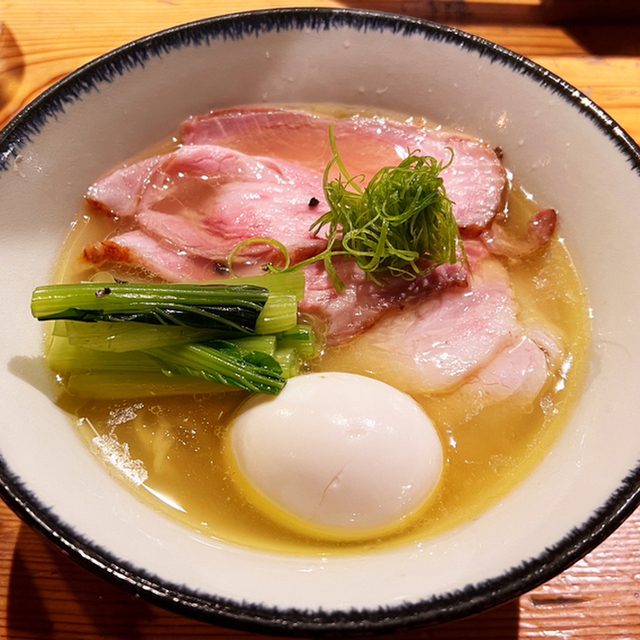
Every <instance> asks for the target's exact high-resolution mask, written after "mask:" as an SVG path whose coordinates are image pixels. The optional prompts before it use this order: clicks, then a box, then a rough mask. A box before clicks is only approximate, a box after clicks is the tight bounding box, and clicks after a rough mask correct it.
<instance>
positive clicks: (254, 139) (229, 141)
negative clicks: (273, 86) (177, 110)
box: [181, 107, 507, 235]
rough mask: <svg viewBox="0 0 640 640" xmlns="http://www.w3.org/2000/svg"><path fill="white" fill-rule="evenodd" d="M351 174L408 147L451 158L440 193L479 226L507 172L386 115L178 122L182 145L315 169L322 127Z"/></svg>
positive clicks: (450, 137) (456, 140)
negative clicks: (224, 149) (210, 147)
mask: <svg viewBox="0 0 640 640" xmlns="http://www.w3.org/2000/svg"><path fill="white" fill-rule="evenodd" d="M330 124H333V125H334V132H335V136H336V140H337V145H338V150H339V152H340V155H341V157H342V159H343V161H344V163H345V165H346V166H347V169H348V170H349V171H350V172H351V173H352V175H360V174H363V175H364V176H365V178H366V179H367V180H368V179H370V178H371V177H372V176H373V175H374V174H375V173H376V172H377V171H378V170H379V169H381V168H382V167H385V166H390V165H396V164H398V162H400V160H401V159H403V158H405V157H406V156H407V154H408V152H409V151H416V152H418V153H420V154H422V155H428V156H432V157H434V158H436V160H438V161H441V162H444V163H445V164H446V163H448V162H449V160H450V158H451V150H452V151H453V161H452V163H451V165H450V166H449V167H448V168H447V169H445V170H444V171H443V172H442V177H443V180H444V184H445V188H446V191H447V195H448V196H449V198H450V199H451V200H452V201H453V202H454V208H453V212H454V215H455V217H456V220H457V222H458V225H459V227H460V228H461V229H463V230H465V231H466V232H467V233H468V234H470V235H473V234H476V233H479V232H480V231H481V230H483V229H485V228H486V227H487V226H488V225H489V223H490V222H491V220H492V219H493V217H494V216H495V215H496V213H497V212H498V211H501V210H502V208H503V206H504V198H505V193H506V185H507V179H506V172H505V170H504V167H503V166H502V164H501V162H500V160H499V158H498V156H497V154H496V153H495V152H494V151H493V150H492V149H491V148H490V147H489V146H487V145H485V144H483V143H482V142H480V141H478V140H476V139H474V138H471V137H469V136H466V135H464V134H461V133H452V132H445V131H440V130H434V129H428V128H424V127H421V126H417V125H416V124H413V123H411V122H396V121H394V120H390V119H387V118H366V117H361V116H354V117H350V118H342V119H340V118H337V119H336V118H334V119H331V118H328V117H325V116H320V115H313V114H310V113H306V112H304V111H297V110H288V109H277V108H266V107H265V108H246V109H237V110H228V111H219V112H213V113H210V114H208V115H204V116H198V117H194V118H190V119H189V120H187V121H185V122H184V123H183V125H182V129H181V135H182V139H183V142H184V143H185V144H196V145H198V144H220V145H224V146H229V147H232V148H234V149H238V150H239V151H243V152H244V153H249V154H254V153H260V154H268V155H274V156H277V157H283V158H286V159H288V160H290V161H292V162H297V163H300V164H304V165H306V166H308V167H310V168H312V169H314V170H316V171H322V170H323V169H324V168H325V166H326V165H327V163H328V162H329V160H330V159H331V157H332V152H331V149H330V146H329V135H328V132H329V125H330Z"/></svg>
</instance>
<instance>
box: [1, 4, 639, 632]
mask: <svg viewBox="0 0 640 640" xmlns="http://www.w3.org/2000/svg"><path fill="white" fill-rule="evenodd" d="M555 2H556V3H557V4H556V6H555V9H556V11H555V12H554V11H551V10H550V9H554V7H552V6H551V4H552V3H551V0H513V1H512V2H510V1H509V0H496V1H495V2H479V1H478V0H475V1H474V0H469V1H467V2H462V1H459V0H440V1H437V0H436V1H433V0H431V1H428V0H406V1H405V0H353V1H352V2H332V1H322V0H319V1H316V2H313V3H309V2H303V1H300V0H297V1H296V0H293V1H287V0H279V1H273V2H262V1H260V0H219V1H215V0H0V18H1V19H2V31H1V33H0V126H1V125H4V124H6V122H8V120H9V119H10V118H11V117H12V115H14V114H15V113H16V111H18V110H19V109H20V108H21V107H23V106H24V105H26V104H27V103H28V102H29V101H30V100H32V99H33V98H34V97H35V96H36V95H38V94H39V93H40V92H41V91H43V90H44V89H46V88H47V87H48V86H50V85H51V84H52V83H54V82H56V81H57V80H59V79H60V78H62V77H63V76H65V75H66V74H67V73H69V72H70V71H73V70H74V69H75V68H77V67H78V66H80V65H82V64H83V63H85V62H87V61H89V60H90V59H92V58H94V57H96V56H99V55H100V54H102V53H105V52H106V51H109V50H110V49H113V48H114V47H117V46H119V45H121V44H124V43H126V42H128V41H130V40H133V39H135V38H137V37H140V36H143V35H146V34H149V33H152V32H154V31H158V30H160V29H164V28H167V27H170V26H172V25H175V24H180V23H184V22H189V21H192V20H197V19H200V18H205V17H208V16H212V15H221V14H225V13H233V12H236V11H243V10H252V9H264V8H274V7H284V6H312V5H313V6H331V7H357V8H370V9H378V10H385V11H396V12H399V13H406V14H409V15H412V16H415V17H420V18H428V19H435V20H438V21H441V22H444V23H446V24H451V25H454V26H460V27H462V28H464V29H465V30H467V31H470V32H472V33H474V34H476V35H479V36H482V37H485V38H488V39H490V40H493V41H495V42H498V43H499V44H502V45H504V46H506V47H508V48H510V49H513V50H515V51H516V52H518V53H521V54H523V55H525V56H527V57H530V58H532V59H533V60H535V61H536V62H538V63H540V64H542V65H543V66H545V67H547V68H549V69H550V70H552V71H554V72H556V73H558V74H559V75H561V76H562V77H563V78H565V79H566V80H567V81H569V82H570V83H572V84H573V85H575V86H576V87H578V88H579V89H581V90H582V91H584V92H585V93H586V94H587V95H588V96H589V97H591V98H592V99H593V100H595V101H596V102H597V103H598V104H599V105H600V106H602V107H603V108H604V109H605V110H606V111H608V112H609V113H610V114H611V116H613V117H614V118H615V119H616V120H617V121H618V123H619V124H620V125H621V126H622V127H623V128H624V129H626V130H627V131H628V132H629V134H630V135H631V136H632V137H634V138H635V139H636V140H640V22H638V21H637V20H636V19H635V18H634V14H635V15H637V14H638V13H640V12H638V11H634V10H633V9H634V7H635V8H637V7H638V6H639V5H640V3H638V2H637V1H636V0H629V1H628V2H623V3H619V2H618V3H617V9H618V10H620V11H621V13H618V14H616V13H612V9H615V8H616V1H615V0H613V2H611V1H610V2H607V3H605V2H602V1H600V0H585V1H584V2H579V1H577V0H555ZM563 2H564V4H562V3H563ZM561 5H562V6H561ZM586 18H588V19H586ZM0 206H1V203H0ZM247 636H249V637H252V638H258V637H259V636H254V635H252V634H247V633H242V632H235V631H229V630H226V629H222V628H219V627H214V626H210V625H206V624H203V623H200V622H195V621H192V620H188V619H185V618H182V617H179V616H176V615H174V614H172V613H169V612H166V611H164V610H161V609H158V608H155V607H153V606H151V605H149V604H147V603H145V602H142V601H140V600H138V599H136V598H134V597H132V596H130V595H128V594H126V593H124V592H122V591H120V590H119V589H117V588H115V587H113V586H111V585H109V584H107V583H105V582H103V581H102V580H101V579H99V578H97V577H95V576H94V575H92V574H90V573H88V572H87V571H85V570H84V569H82V568H80V567H79V566H77V565H76V564H75V563H73V562H72V561H71V560H69V559H68V558H67V557H66V556H65V555H63V554H62V552H61V551H59V550H58V549H57V548H54V547H53V546H51V545H50V543H48V542H47V541H45V540H43V539H42V538H41V537H40V536H39V535H38V534H36V533H34V532H33V531H31V530H30V529H29V528H28V527H26V526H25V525H24V524H22V523H21V522H20V521H19V520H18V518H16V517H15V515H13V513H12V512H11V511H10V510H9V509H8V508H7V507H6V506H5V505H4V504H0V639H4V638H9V639H12V640H16V639H19V638H25V639H37V638H54V639H60V640H76V639H77V640H79V639H82V640H94V639H105V638H106V639H110V638H124V639H129V638H131V639H133V638H140V639H149V640H151V639H154V640H172V639H182V638H188V639H193V640H195V639H204V638H240V637H247ZM394 638H397V639H398V640H409V639H410V638H411V639H418V638H420V639H425V640H426V639H430V640H445V639H447V640H477V639H490V640H517V639H525V638H526V639H533V638H537V639H538V638H539V639H542V638H545V639H561V640H578V639H580V640H582V639H587V638H588V639H590V640H595V639H602V640H612V639H614V638H615V639H620V640H621V639H629V640H631V639H637V638H640V514H639V513H637V512H636V514H634V515H633V516H632V517H631V518H630V519H629V520H628V521H627V522H626V523H625V524H624V525H623V526H622V527H621V528H620V529H619V530H618V531H617V532H616V533H615V534H614V535H612V536H611V537H610V538H609V539H608V540H607V541H606V542H605V543H604V544H602V545H601V546H600V547H598V548H597V549H596V550H595V551H594V552H592V553H591V554H589V555H588V556H587V557H585V558H584V559H583V560H581V561H579V562H578V563H577V564H576V565H574V566H573V567H572V568H570V569H569V570H568V571H566V572H565V573H563V574H561V575H560V576H558V577H557V578H555V579H553V580H551V581H550V582H548V583H547V584H545V585H543V586H541V587H539V588H537V589H535V590H534V591H532V592H531V593H529V594H527V595H525V596H523V597H521V598H519V599H518V600H516V601H513V602H511V603H509V604H507V605H504V606H502V607H498V608H497V609H494V610H492V611H489V612H486V613H484V614H481V615H478V616H475V617H473V618H470V619H467V620H463V621H460V622H457V623H453V624H449V625H444V626H440V627H434V628H427V629H422V630H419V631H412V632H400V633H397V634H395V635H394Z"/></svg>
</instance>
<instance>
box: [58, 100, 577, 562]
mask: <svg viewBox="0 0 640 640" xmlns="http://www.w3.org/2000/svg"><path fill="white" fill-rule="evenodd" d="M300 109H301V110H303V111H305V112H308V113H312V114H319V115H320V116H321V117H325V116H326V117H331V118H334V119H343V118H350V117H352V116H354V115H356V116H357V115H359V116H362V117H367V118H372V117H373V116H374V114H370V113H367V112H366V111H357V112H356V111H355V110H353V109H350V108H344V107H335V106H330V107H328V106H322V107H309V106H305V107H304V108H300ZM375 117H382V118H383V119H384V118H387V119H389V120H390V121H392V122H396V121H397V122H400V123H406V122H409V123H410V124H411V126H421V127H422V126H424V127H427V128H429V129H433V130H436V131H442V129H441V128H439V127H437V126H436V125H435V124H434V123H430V122H425V121H423V120H417V119H415V118H407V117H405V116H400V115H398V114H383V116H381V115H380V114H375ZM292 131H293V133H292V137H291V138H290V139H287V138H282V137H281V136H279V137H278V140H279V141H278V143H274V139H275V136H274V134H273V132H269V130H268V129H267V130H266V132H263V133H262V134H260V135H248V134H246V132H244V131H243V130H242V128H241V127H238V129H237V131H235V132H234V133H233V134H229V136H228V138H227V139H225V144H228V145H229V146H230V147H231V148H234V149H237V150H239V151H241V152H243V153H247V154H253V155H258V156H269V157H274V158H277V159H280V160H285V161H291V162H294V163H302V164H303V165H304V166H306V167H308V168H310V169H312V170H314V171H318V172H322V171H323V169H324V167H325V165H326V161H327V156H326V152H322V153H321V152H316V151H314V149H313V146H312V145H311V143H304V139H303V137H301V136H303V135H307V133H304V134H301V133H300V131H296V130H293V129H292ZM250 133H251V132H249V134H250ZM183 134H184V129H183V131H182V133H181V134H177V135H176V137H175V138H174V139H172V140H170V141H167V142H164V143H162V144H161V145H159V146H158V147H156V148H154V149H151V150H147V151H145V152H144V153H142V154H141V155H140V157H138V158H135V159H133V160H129V163H133V162H134V161H140V160H142V159H144V158H149V157H152V156H154V155H155V154H158V153H170V152H172V151H175V150H176V149H179V148H181V146H182V145H183V139H182V137H181V136H182V135H183ZM365 152H366V149H365ZM365 152H362V153H365ZM499 155H500V156H502V152H501V153H500V154H499ZM347 156H348V157H347V158H346V160H345V161H347V160H348V161H349V162H352V163H355V162H357V160H358V157H357V156H358V154H355V155H354V156H353V157H351V156H349V154H347ZM504 163H505V165H507V166H508V150H504ZM360 170H361V169H360V167H359V166H353V168H352V172H353V174H356V173H358V172H359V171H360ZM509 178H510V176H509ZM198 188H199V187H198ZM537 212H538V206H537V205H536V203H535V201H534V199H533V198H531V197H530V196H529V195H528V194H527V193H526V192H525V191H524V190H523V189H521V188H520V187H519V185H518V183H517V176H515V178H514V179H511V178H510V179H509V180H508V194H507V196H506V198H505V199H504V206H503V208H502V209H501V210H500V211H499V212H498V215H497V216H496V220H495V221H494V222H493V223H492V224H499V225H500V229H501V233H502V232H504V233H505V234H507V235H509V236H511V237H513V238H516V239H521V238H524V237H525V236H526V234H527V229H528V225H529V224H530V221H531V219H532V218H533V217H534V216H535V215H536V214H537ZM164 213H170V212H168V211H164ZM561 216H562V212H559V220H560V224H559V228H558V230H557V231H556V233H555V234H554V235H553V237H551V238H550V240H549V241H548V242H546V243H545V245H544V247H542V248H539V247H535V248H534V250H531V251H530V252H526V253H525V254H524V255H519V254H518V255H509V254H507V255H500V256H496V255H493V256H492V257H491V260H492V261H493V262H495V263H496V265H497V266H496V268H497V269H500V270H501V272H502V271H504V273H506V274H507V276H508V279H509V281H510V283H511V287H512V290H513V293H514V297H515V301H516V305H517V310H518V312H517V320H518V322H519V323H520V324H521V325H522V326H525V327H536V328H540V327H542V328H543V329H544V331H546V332H548V333H549V334H550V335H552V336H553V339H554V344H555V347H557V350H556V352H554V353H551V351H554V348H555V347H554V348H552V349H547V350H546V351H545V354H546V356H547V359H548V361H549V373H548V376H547V377H546V380H545V381H544V384H543V385H542V387H541V390H540V391H539V393H537V395H536V396H535V399H534V400H533V401H532V400H530V399H527V400H526V401H523V400H522V397H521V396H520V395H518V394H515V395H514V396H512V397H506V398H505V399H499V400H497V401H496V400H491V401H487V399H486V397H487V394H486V393H485V392H484V391H483V389H482V388H481V387H479V386H478V385H477V384H476V383H477V380H476V379H475V377H473V376H470V377H469V378H466V379H465V380H463V381H462V382H461V383H457V384H455V385H452V386H451V387H450V388H446V389H444V390H442V391H439V392H435V393H434V392H428V393H421V392H420V391H419V390H416V389H415V388H411V389H409V393H410V394H411V395H412V397H414V398H415V400H417V402H419V403H420V405H421V406H422V407H423V408H424V410H425V412H426V413H427V415H428V416H429V417H430V418H431V420H432V421H433V423H434V425H435V426H436V429H437V431H438V434H439V436H440V440H441V442H442V445H443V448H444V452H445V470H444V475H443V478H442V481H441V482H440V485H439V487H438V489H437V491H436V492H435V494H434V495H433V496H432V498H431V499H430V500H429V502H428V503H427V504H426V505H425V506H424V507H423V508H422V509H421V511H420V514H419V516H418V517H417V518H413V519H412V520H411V521H410V523H408V524H407V525H406V526H405V527H401V528H399V529H398V530H397V531H396V532H394V533H392V534H389V535H388V536H385V537H384V538H382V539H377V538H373V539H366V540H356V541H349V542H336V541H327V540H322V539H315V538H314V537H311V536H309V535H307V534H306V533H304V532H302V531H296V530H295V528H288V527H285V526H282V524H281V523H279V522H278V518H277V517H272V515H273V514H270V513H269V512H268V510H266V511H265V510H264V508H260V509H259V508H256V505H255V504H253V502H252V500H251V498H250V495H251V494H250V493H247V492H245V491H243V481H242V480H240V481H239V479H238V470H237V468H236V467H235V466H234V464H233V461H232V460H231V459H232V456H231V455H230V451H229V447H230V444H229V439H228V431H229V424H230V421H231V419H232V417H233V416H234V414H235V413H236V412H237V411H238V409H239V408H240V407H241V406H242V404H243V402H245V400H246V398H247V394H245V393H244V392H238V391H233V390H231V391H229V392H227V393H214V394H207V393H201V392H198V393H195V394H189V395H179V396H166V397H163V396H151V397H133V398H131V397H128V398H122V399H108V398H107V399H104V398H99V399H96V398H85V397H82V398H81V397H76V396H73V395H71V394H68V393H67V392H66V391H64V390H61V396H60V404H61V405H62V406H64V407H65V408H66V409H67V410H69V411H70V412H71V413H72V414H73V415H74V416H76V418H77V424H78V428H79V431H80V433H81V434H82V436H83V437H84V438H85V439H86V441H87V444H88V446H90V447H92V448H93V449H94V450H95V452H96V455H98V456H100V457H101V458H103V459H104V460H105V461H106V463H107V464H109V466H110V468H111V469H112V470H113V472H114V474H116V475H117V476H118V477H120V478H121V479H122V480H123V481H124V482H126V483H127V484H128V485H129V486H130V487H131V490H132V491H133V492H135V493H136V494H137V495H138V496H139V497H140V498H141V499H142V500H144V501H146V502H148V503H149V504H151V505H152V506H153V507H154V508H156V509H159V510H161V511H163V512H165V513H166V514H168V515H169V516H170V517H172V518H175V519H176V520H179V521H180V522H182V523H184V524H185V525H187V526H189V527H192V528H194V529H196V530H198V531H201V532H203V533H204V534H206V535H210V536H212V537H215V538H219V539H222V540H226V541H229V542H232V543H236V544H240V545H248V546H253V547H260V548H262V549H271V550H274V551H279V552H287V553H290V552H292V553H318V552H321V553H338V552H341V551H344V550H353V549H354V548H358V549H361V550H362V551H369V550H375V549H377V548H380V546H381V545H385V546H388V545H392V544H401V543H406V542H409V541H417V540H420V539H424V538H425V537H428V536H432V535H435V534H438V533H440V532H443V531H446V530H448V529H451V528H452V527H455V526H457V525H459V524H461V523H464V522H465V521H468V520H470V519H472V518H474V517H476V516H478V515H479V514H480V513H482V512H483V511H484V510H486V509H488V508H489V507H491V505H492V504H494V503H495V502H496V501H497V500H499V499H500V498H501V497H503V496H504V495H505V494H506V493H508V492H509V491H510V490H511V489H512V488H513V487H514V486H515V485H516V484H517V483H518V482H519V481H520V480H522V479H523V478H524V477H525V476H526V475H527V474H528V473H529V472H530V471H531V470H532V468H533V467H534V466H535V465H536V464H538V463H539V462H540V461H541V460H542V458H543V457H544V456H545V454H546V453H547V452H548V451H549V449H550V447H551V446H552V445H553V442H554V440H555V439H556V438H557V436H558V434H559V432H560V431H561V429H562V427H563V425H564V424H565V423H566V421H567V419H568V417H569V415H570V412H571V409H572V407H573V405H574V403H575V402H576V399H577V397H578V396H579V393H580V390H581V387H582V384H583V380H584V378H585V374H586V370H587V366H588V357H587V354H588V350H589V349H588V348H589V309H588V303H587V299H586V296H585V293H584V291H583V288H582V286H581V282H580V278H579V276H578V274H577V273H576V269H575V267H574V265H573V262H572V260H571V256H570V255H569V252H568V250H567V248H566V246H565V243H564V242H563V240H562V236H561V230H562V226H561V220H562V217H561ZM131 225H132V221H131V219H130V218H127V217H126V216H109V215H104V212H103V211H97V210H96V209H95V208H94V207H91V206H89V204H87V205H86V207H85V208H83V210H82V211H81V212H79V215H78V217H77V220H76V221H75V223H74V225H73V229H72V232H71V233H70V235H69V238H68V241H67V243H66V245H65V247H64V250H63V252H62V257H61V260H60V266H59V272H58V280H59V281H60V282H79V281H82V280H89V279H92V278H98V279H99V278H102V277H104V273H105V272H108V273H109V274H110V275H111V276H113V277H115V278H117V279H123V280H128V281H154V282H158V281H162V280H163V279H164V278H163V274H160V273H157V272H156V273H152V272H150V271H149V270H148V268H146V266H145V265H144V264H143V265H141V264H136V263H135V262H134V263H128V262H126V261H125V262H117V261H115V262H114V263H113V264H106V265H105V264H102V263H101V264H100V265H95V264H89V263H88V262H87V261H86V259H83V256H85V257H86V254H85V249H86V247H88V246H93V245H95V243H99V242H102V241H104V240H105V239H109V238H113V237H117V236H118V235H119V234H122V233H126V232H127V231H130V230H131V228H132V227H131ZM463 237H464V238H465V241H468V242H471V243H473V242H481V241H482V235H481V234H480V235H479V234H478V232H477V230H473V229H467V230H466V231H465V230H464V229H463ZM489 244H490V243H489ZM507 253H508V252H507ZM516 253H517V252H516ZM215 269H218V271H220V269H219V265H216V266H215V268H214V270H215ZM222 276H223V277H226V274H224V270H223V272H222ZM471 278H473V275H472V276H471ZM428 295H433V296H438V295H440V293H439V292H434V293H432V294H428ZM405 312H406V310H405V309H404V308H402V307H401V306H399V307H398V308H397V309H392V310H391V311H390V312H388V313H385V316H384V317H385V318H387V319H388V318H389V317H391V318H392V320H393V318H395V317H396V316H398V315H399V314H402V313H405ZM375 327H376V325H375V324H374V325H373V327H367V328H365V329H364V330H363V331H359V332H358V333H357V335H355V337H353V338H351V339H348V340H345V341H341V342H340V343H339V344H336V345H331V344H329V345H328V346H326V348H325V349H324V350H323V352H322V354H321V356H320V357H318V358H315V359H314V360H312V361H309V362H308V363H306V365H305V369H306V370H307V371H314V372H315V371H343V372H350V373H359V374H363V375H367V376H372V377H375V378H378V379H380V380H382V381H384V382H387V383H388V384H391V385H392V386H396V387H398V388H400V389H403V390H406V389H405V387H406V380H405V377H406V376H405V375H404V374H403V371H402V365H398V366H395V365H394V364H393V363H390V361H389V359H388V358H387V357H381V358H378V359H377V360H376V358H375V357H372V356H371V344H372V340H373V338H371V336H372V335H373V336H374V335H375ZM89 375H90V374H89Z"/></svg>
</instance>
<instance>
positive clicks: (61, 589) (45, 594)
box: [6, 524, 519, 640]
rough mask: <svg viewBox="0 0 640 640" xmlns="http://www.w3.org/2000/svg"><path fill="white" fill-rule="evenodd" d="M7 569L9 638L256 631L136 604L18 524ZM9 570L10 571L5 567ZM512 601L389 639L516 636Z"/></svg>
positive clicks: (196, 639) (140, 638) (195, 636)
mask: <svg viewBox="0 0 640 640" xmlns="http://www.w3.org/2000/svg"><path fill="white" fill-rule="evenodd" d="M6 562H7V564H8V565H9V566H10V575H9V588H8V602H7V612H6V615H7V631H6V633H7V635H6V638H7V640H17V639H18V638H20V639H22V640H24V639H27V638H28V639H36V638H38V639H39V638H43V639H44V638H46V639H47V640H56V639H61V640H62V639H64V640H68V639H69V638H72V637H73V638H82V639H83V640H93V639H95V640H97V639H98V638H100V639H105V638H118V639H122V640H127V639H132V640H133V639H134V638H135V639H136V640H147V639H148V640H152V639H153V640H157V638H163V640H172V639H175V640H178V639H180V640H182V639H183V638H186V637H188V638H190V640H203V639H205V638H214V637H215V638H238V637H247V638H249V639H253V638H255V639H256V640H258V639H259V638H260V637H261V636H259V635H254V634H249V633H246V632H241V631H230V630H226V629H222V628H220V627H214V626H210V625H207V624H204V623H202V622H198V621H195V620H189V619H186V618H183V617H181V616H178V615H176V614H173V613H170V612H168V611H165V610H163V609H160V608H157V607H155V606H153V605H150V604H148V603H146V602H144V601H141V600H139V599H137V598H135V597H133V596H131V595H130V594H128V593H126V592H124V591H121V590H120V589H118V588H117V587H115V586H113V585H111V584H109V583H107V582H105V581H103V580H102V579H100V578H98V577H96V576H94V575H93V574H91V573H90V572H88V571H86V570H85V569H83V568H82V567H80V566H78V565H76V564H75V563H74V562H73V561H72V560H70V559H69V558H68V557H67V556H65V555H64V554H63V553H62V552H61V551H60V550H58V549H57V548H55V547H53V546H52V545H51V544H50V543H49V542H48V541H46V540H44V539H43V538H42V537H41V536H40V535H39V534H37V533H35V532H33V531H32V530H31V529H29V528H28V527H27V526H26V525H24V524H22V525H21V526H20V530H19V532H18V537H17V542H16V546H15V553H14V556H13V561H12V562H11V561H6ZM7 570H8V568H7ZM518 613H519V605H518V602H517V601H514V602H511V603H509V604H506V605H504V606H502V607H498V608H496V609H494V610H492V611H488V612H486V613H483V614H480V615H477V616H475V617H473V618H469V619H467V620H463V621H460V622H455V623H450V624H447V625H442V626H439V627H429V628H426V629H419V630H413V631H401V632H398V633H396V634H394V635H393V636H390V637H392V638H393V639H394V640H417V639H420V640H480V639H482V638H484V639H487V638H490V639H491V640H516V639H517V637H518Z"/></svg>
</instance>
